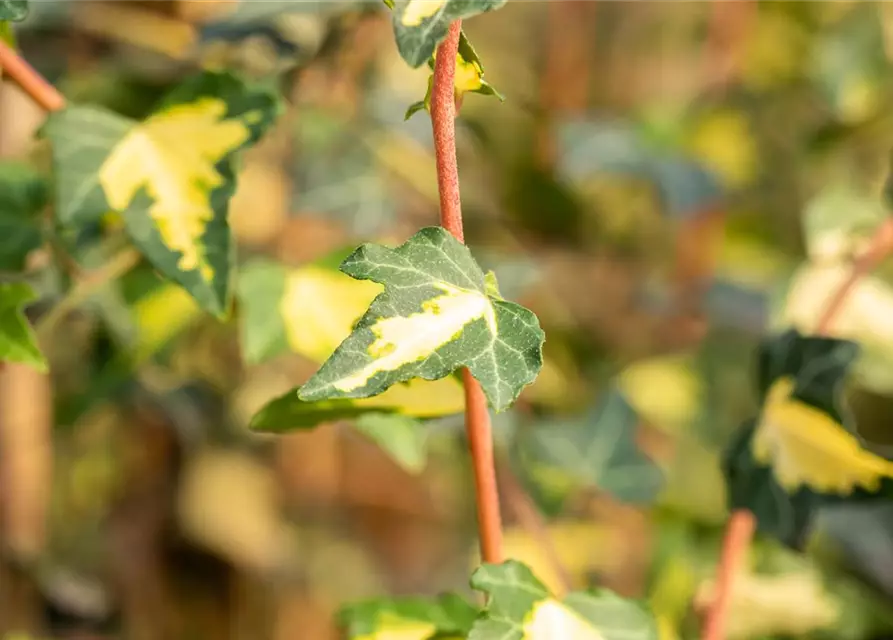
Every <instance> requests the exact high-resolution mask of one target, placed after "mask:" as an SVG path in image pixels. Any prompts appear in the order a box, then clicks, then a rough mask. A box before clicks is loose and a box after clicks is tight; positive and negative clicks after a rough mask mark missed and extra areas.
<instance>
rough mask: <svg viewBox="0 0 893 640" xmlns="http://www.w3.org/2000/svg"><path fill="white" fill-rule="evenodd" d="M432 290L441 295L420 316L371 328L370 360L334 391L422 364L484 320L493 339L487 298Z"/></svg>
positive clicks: (440, 286) (493, 323) (493, 317)
mask: <svg viewBox="0 0 893 640" xmlns="http://www.w3.org/2000/svg"><path fill="white" fill-rule="evenodd" d="M435 286H436V287H437V288H438V289H440V290H441V291H443V292H444V294H443V295H440V296H437V297H435V298H431V299H430V300H426V301H425V302H424V303H422V311H421V312H419V313H413V314H411V315H409V316H406V317H403V316H397V317H391V318H383V319H381V320H379V321H378V322H376V323H375V324H373V325H372V327H371V329H372V332H373V333H374V334H375V340H374V341H373V342H372V344H371V345H369V350H368V351H369V355H371V356H372V357H373V358H374V360H372V362H370V363H369V364H367V365H366V366H365V367H363V368H361V369H360V370H359V371H358V372H357V373H355V374H353V375H349V376H346V377H344V378H342V379H340V380H338V381H337V382H336V383H335V384H334V386H335V388H336V389H338V390H340V391H352V390H354V389H358V388H360V387H363V386H365V385H366V384H367V383H368V382H369V379H370V378H372V376H374V375H375V374H376V373H379V372H382V371H395V370H396V369H399V368H400V367H402V366H404V365H406V364H409V363H412V362H418V361H420V360H424V359H425V358H427V357H428V356H429V355H431V354H432V353H433V352H434V351H436V350H437V349H439V348H440V347H442V346H443V345H445V344H447V343H448V342H450V341H452V340H454V339H455V338H456V337H457V336H458V335H459V334H460V333H461V332H462V330H463V329H464V328H465V326H466V325H468V324H469V323H470V322H473V321H474V320H477V319H479V318H484V319H485V320H486V322H487V326H488V328H489V330H490V333H491V334H492V335H494V336H495V335H496V314H495V312H494V311H493V306H492V305H491V304H490V299H489V298H488V297H487V296H485V295H484V294H482V293H480V292H479V291H469V290H466V289H460V288H458V287H454V286H452V285H450V284H447V283H445V282H438V283H436V284H435Z"/></svg>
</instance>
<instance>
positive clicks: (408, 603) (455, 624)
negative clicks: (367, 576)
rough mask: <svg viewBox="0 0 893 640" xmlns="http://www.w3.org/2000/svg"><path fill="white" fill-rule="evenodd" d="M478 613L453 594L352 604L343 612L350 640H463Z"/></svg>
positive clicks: (343, 619) (341, 614)
mask: <svg viewBox="0 0 893 640" xmlns="http://www.w3.org/2000/svg"><path fill="white" fill-rule="evenodd" d="M477 614H478V611H477V609H475V608H474V607H472V606H471V605H470V604H468V603H467V602H466V601H465V600H463V599H462V598H460V597H459V596H456V595H453V594H447V595H444V596H441V597H440V598H438V599H437V600H423V599H421V598H400V599H394V600H368V601H365V602H357V603H354V604H350V605H348V606H347V607H345V608H344V609H342V610H341V612H340V615H339V617H340V619H341V626H343V627H344V629H345V631H346V632H347V637H348V638H349V639H350V640H430V639H431V638H433V637H436V638H438V639H439V640H453V639H455V640H460V639H461V638H465V637H466V636H467V635H468V631H469V629H471V625H472V623H473V622H474V619H475V617H476V616H477Z"/></svg>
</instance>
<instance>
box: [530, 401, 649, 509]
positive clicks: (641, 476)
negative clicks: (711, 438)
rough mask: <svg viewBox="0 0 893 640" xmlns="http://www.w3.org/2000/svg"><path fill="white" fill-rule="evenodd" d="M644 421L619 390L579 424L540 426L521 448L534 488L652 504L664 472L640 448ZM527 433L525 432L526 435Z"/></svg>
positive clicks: (580, 420) (585, 416)
mask: <svg viewBox="0 0 893 640" xmlns="http://www.w3.org/2000/svg"><path fill="white" fill-rule="evenodd" d="M639 423H640V419H639V416H638V414H637V413H636V412H635V410H634V409H633V408H632V406H630V404H629V402H628V401H627V399H626V398H625V397H624V396H623V394H622V393H621V392H620V391H619V390H617V389H616V388H612V389H610V390H608V391H607V392H606V394H605V397H604V399H603V400H602V401H601V403H600V404H599V405H598V406H597V407H595V408H594V409H593V410H591V411H589V412H588V413H587V414H586V415H584V416H583V417H581V418H579V419H572V420H564V421H557V422H545V423H542V424H539V425H536V426H535V427H534V428H533V429H532V430H531V431H530V432H529V433H528V434H524V435H522V436H521V438H520V441H519V443H518V446H519V449H520V451H521V455H522V458H523V466H524V468H525V469H526V470H527V472H528V473H529V475H530V476H531V478H530V479H531V480H533V482H534V483H535V484H539V483H542V484H543V485H545V486H547V487H548V486H551V487H553V488H554V489H557V490H558V492H559V493H560V492H561V491H562V489H565V488H566V489H570V488H578V487H581V486H582V487H591V488H595V489H600V490H602V491H607V492H608V493H610V494H611V495H613V496H614V497H616V498H617V499H618V500H621V501H624V502H633V503H650V502H651V501H653V500H654V499H655V498H656V497H657V494H658V493H659V492H660V490H661V489H662V488H663V483H664V477H663V473H662V472H661V470H660V469H659V468H658V467H657V465H655V463H654V462H653V461H652V460H651V459H650V458H648V457H647V456H646V455H645V454H644V453H642V451H641V450H640V449H639V447H638V446H637V445H636V431H637V429H638V427H639ZM522 434H523V432H522Z"/></svg>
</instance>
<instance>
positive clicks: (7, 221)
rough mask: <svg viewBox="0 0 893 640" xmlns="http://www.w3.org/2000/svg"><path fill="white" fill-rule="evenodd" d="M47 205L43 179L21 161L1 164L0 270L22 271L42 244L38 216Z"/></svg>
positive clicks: (45, 186)
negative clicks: (31, 254) (30, 254)
mask: <svg viewBox="0 0 893 640" xmlns="http://www.w3.org/2000/svg"><path fill="white" fill-rule="evenodd" d="M46 203H47V185H46V181H45V180H44V179H43V177H42V176H41V175H40V174H38V173H37V172H36V171H34V170H33V169H31V168H30V167H28V166H27V165H24V164H21V163H18V162H3V163H0V270H8V271H21V270H22V269H23V268H24V266H25V258H26V257H27V255H28V254H29V253H30V252H31V251H32V250H33V249H36V248H37V247H39V246H40V245H41V243H42V241H43V238H42V235H41V228H40V218H39V217H38V214H39V213H40V212H41V210H42V209H43V208H44V206H46Z"/></svg>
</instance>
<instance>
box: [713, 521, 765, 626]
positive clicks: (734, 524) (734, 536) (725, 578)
mask: <svg viewBox="0 0 893 640" xmlns="http://www.w3.org/2000/svg"><path fill="white" fill-rule="evenodd" d="M755 529H756V518H754V516H753V514H752V513H751V512H750V511H747V510H746V509H741V510H738V511H734V512H733V513H732V517H731V518H730V519H729V524H728V525H727V527H726V532H725V536H724V538H723V543H722V556H721V557H720V560H719V568H718V570H717V575H716V586H715V588H714V591H713V602H712V603H711V606H710V608H709V609H708V611H707V616H706V619H705V621H704V630H703V633H702V634H701V639H702V640H723V638H725V633H726V619H727V618H728V615H729V604H730V603H731V601H732V590H733V588H734V582H735V576H736V575H737V573H738V569H739V568H740V567H741V563H742V562H743V561H744V556H745V555H746V554H747V550H748V548H750V541H751V540H752V539H753V534H754V531H755Z"/></svg>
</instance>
